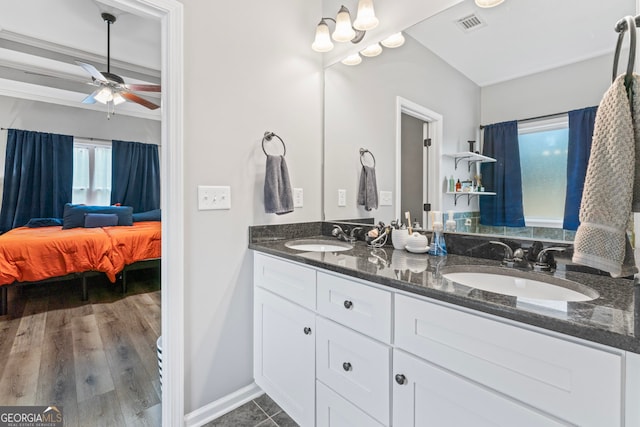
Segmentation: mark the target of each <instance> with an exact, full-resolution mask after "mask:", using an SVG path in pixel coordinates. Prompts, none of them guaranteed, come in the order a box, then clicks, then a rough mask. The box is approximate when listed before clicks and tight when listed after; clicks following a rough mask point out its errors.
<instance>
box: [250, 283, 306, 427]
mask: <svg viewBox="0 0 640 427" xmlns="http://www.w3.org/2000/svg"><path fill="white" fill-rule="evenodd" d="M253 327H254V354H253V375H254V377H255V381H256V384H258V385H259V386H260V387H261V388H262V390H264V391H265V392H266V393H267V394H269V395H270V396H271V397H272V398H273V400H275V401H276V402H278V405H280V407H282V409H284V410H285V411H286V412H287V413H288V414H289V415H290V416H291V418H293V419H294V420H295V421H296V422H297V423H298V424H300V425H302V426H313V425H314V420H315V411H314V405H315V391H314V390H315V314H314V313H312V312H311V311H309V310H306V309H304V308H302V307H300V306H298V305H296V304H293V303H291V302H289V301H287V300H285V299H283V298H280V297H278V296H276V295H274V294H272V293H270V292H268V291H265V290H262V289H260V288H255V296H254V325H253Z"/></svg>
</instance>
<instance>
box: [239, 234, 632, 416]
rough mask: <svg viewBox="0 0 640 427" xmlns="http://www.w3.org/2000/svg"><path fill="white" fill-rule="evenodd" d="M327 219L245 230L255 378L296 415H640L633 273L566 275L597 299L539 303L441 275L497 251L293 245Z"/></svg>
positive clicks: (481, 262)
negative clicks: (250, 263)
mask: <svg viewBox="0 0 640 427" xmlns="http://www.w3.org/2000/svg"><path fill="white" fill-rule="evenodd" d="M299 227H303V228H304V226H302V225H300V226H299ZM322 227H323V225H322V224H321V223H313V224H311V226H310V227H309V228H308V229H306V230H304V232H303V231H302V229H298V230H296V231H294V233H293V234H288V233H290V232H284V230H285V229H286V227H283V226H276V227H275V228H272V229H269V230H267V229H266V228H263V227H257V228H256V227H252V229H253V230H251V231H250V234H251V236H250V242H251V243H250V248H251V249H253V250H254V251H255V254H254V285H255V288H254V292H255V293H254V301H255V305H254V377H255V381H256V383H257V384H258V385H259V386H260V387H261V388H262V389H263V390H264V391H265V392H267V393H268V394H269V395H270V396H271V397H272V398H273V399H274V400H275V401H276V402H277V403H278V404H279V405H280V406H281V407H282V408H283V409H284V410H285V411H286V412H287V413H288V414H289V415H290V416H291V417H292V418H294V419H295V420H296V421H297V422H298V423H299V424H300V425H302V426H314V425H317V426H356V425H357V426H391V425H392V426H426V425H433V426H471V425H472V426H494V425H498V426H514V425H518V426H536V427H538V426H566V425H580V426H598V427H599V426H637V425H640V405H638V404H637V402H638V399H639V398H640V354H639V353H640V340H638V339H637V338H636V334H635V331H636V327H637V325H636V323H637V299H636V295H635V294H636V293H637V286H635V285H634V283H633V281H631V280H624V279H611V278H609V277H606V276H596V275H593V274H586V273H577V272H570V271H566V272H560V273H556V275H557V276H562V277H563V278H566V279H570V280H573V281H576V282H579V283H581V284H583V285H586V286H588V287H589V288H590V289H593V290H595V291H596V292H597V295H599V296H598V298H596V299H594V300H590V301H576V302H562V301H554V302H551V303H549V302H547V303H545V302H544V301H542V302H541V301H537V300H535V299H527V298H517V297H510V296H505V295H500V294H496V293H492V292H487V291H482V290H478V289H474V288H472V287H469V286H464V285H461V284H459V283H455V282H453V281H451V280H448V279H444V278H443V275H442V271H446V269H447V268H452V267H459V266H474V265H481V266H486V265H495V266H499V264H500V263H499V261H493V260H487V259H479V258H473V257H467V256H460V255H447V256H446V257H432V256H429V255H426V254H410V253H408V252H405V251H402V250H394V249H393V248H392V247H388V248H387V247H384V248H379V249H374V248H370V247H367V246H366V245H365V243H364V242H356V243H355V244H354V247H353V249H351V250H347V251H341V252H304V251H298V250H294V249H290V248H288V247H287V246H285V243H286V242H287V241H289V240H290V239H291V238H292V236H296V237H301V236H302V234H303V233H306V236H312V235H313V234H309V233H314V232H315V233H316V234H317V236H318V237H322V236H321V234H322ZM306 236H304V237H306ZM325 238H327V237H325ZM327 239H328V238H327Z"/></svg>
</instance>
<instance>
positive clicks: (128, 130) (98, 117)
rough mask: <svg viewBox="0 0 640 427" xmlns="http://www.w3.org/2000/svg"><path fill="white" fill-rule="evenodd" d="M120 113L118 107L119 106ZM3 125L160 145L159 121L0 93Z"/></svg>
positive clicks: (0, 176)
mask: <svg viewBox="0 0 640 427" xmlns="http://www.w3.org/2000/svg"><path fill="white" fill-rule="evenodd" d="M116 113H117V108H116ZM0 127H3V128H13V129H23V130H31V131H38V132H51V133H58V134H64V135H73V136H76V137H90V138H99V139H107V140H112V139H121V140H125V141H139V142H145V143H149V144H160V122H159V121H157V120H148V119H139V118H135V117H128V116H123V115H118V114H116V115H113V116H111V119H109V120H107V114H106V111H105V113H100V112H96V111H91V110H85V109H82V108H73V107H65V106H62V105H56V104H49V103H44V102H38V101H30V100H26V99H17V98H11V97H7V96H0ZM6 148H7V131H6V130H4V131H0V200H2V186H3V181H4V162H5V150H6Z"/></svg>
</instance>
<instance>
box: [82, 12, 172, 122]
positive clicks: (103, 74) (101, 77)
mask: <svg viewBox="0 0 640 427" xmlns="http://www.w3.org/2000/svg"><path fill="white" fill-rule="evenodd" d="M101 16H102V19H104V20H105V22H106V23H107V71H98V70H97V69H96V67H94V66H93V65H91V64H87V63H84V62H80V61H76V64H78V65H79V66H81V67H82V68H83V69H84V70H85V71H86V72H87V73H89V75H91V82H90V84H92V85H94V86H98V89H96V90H95V91H94V92H93V93H92V94H91V95H89V96H87V97H86V98H85V99H84V100H83V101H82V103H83V104H95V103H96V101H97V102H100V103H102V104H109V103H113V105H118V104H120V103H123V102H125V101H132V102H135V103H137V104H140V105H142V106H144V107H147V108H149V109H151V110H155V109H157V108H159V107H160V106H159V105H157V104H154V103H153V102H151V101H149V100H147V99H144V98H142V97H140V96H138V95H136V94H135V93H133V92H160V85H151V84H126V83H125V82H124V79H123V78H122V77H120V76H118V75H117V74H114V73H112V72H111V24H113V23H114V22H116V17H115V16H114V15H112V14H110V13H106V12H105V13H102V15H101Z"/></svg>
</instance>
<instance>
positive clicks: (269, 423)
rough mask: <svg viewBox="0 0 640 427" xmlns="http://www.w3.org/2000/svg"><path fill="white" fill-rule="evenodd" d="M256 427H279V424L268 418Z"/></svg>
mask: <svg viewBox="0 0 640 427" xmlns="http://www.w3.org/2000/svg"><path fill="white" fill-rule="evenodd" d="M256 427H278V424H276V423H275V422H274V421H273V420H272V419H271V418H267V419H266V420H264V421H263V422H261V423H260V424H258V425H256Z"/></svg>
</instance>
